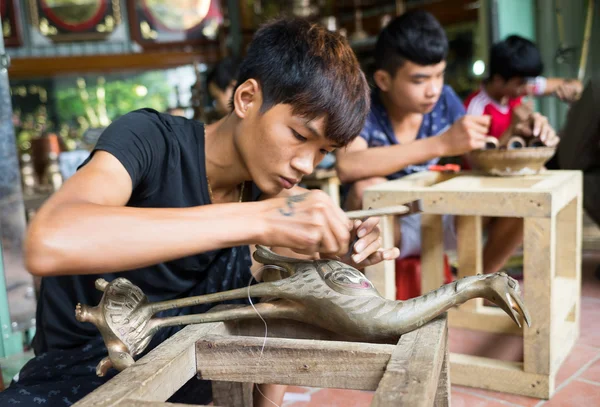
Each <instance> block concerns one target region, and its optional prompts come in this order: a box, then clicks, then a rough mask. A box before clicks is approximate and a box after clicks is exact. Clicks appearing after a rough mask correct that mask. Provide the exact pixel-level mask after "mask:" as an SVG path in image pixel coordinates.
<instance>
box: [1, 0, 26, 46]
mask: <svg viewBox="0 0 600 407" xmlns="http://www.w3.org/2000/svg"><path fill="white" fill-rule="evenodd" d="M16 1H17V0H0V16H2V37H3V38H4V45H5V46H6V47H18V46H20V45H21V27H20V26H19V19H18V18H17V5H16Z"/></svg>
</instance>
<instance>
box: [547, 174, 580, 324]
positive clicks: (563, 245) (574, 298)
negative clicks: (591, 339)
mask: <svg viewBox="0 0 600 407" xmlns="http://www.w3.org/2000/svg"><path fill="white" fill-rule="evenodd" d="M577 181H578V182H575V183H574V184H575V186H576V187H577V191H578V195H577V196H576V197H575V198H574V199H573V200H572V201H571V202H569V203H568V204H567V205H566V206H565V207H564V208H563V209H562V210H561V211H560V212H559V213H558V215H557V217H556V275H557V279H558V278H567V279H570V280H571V284H569V285H566V284H565V281H564V280H563V281H560V282H557V284H556V287H557V289H558V290H559V292H558V293H557V294H558V295H557V297H560V298H553V299H552V303H553V313H552V314H553V318H554V314H555V313H558V314H559V316H558V318H559V321H563V319H562V314H561V310H562V311H564V308H567V307H568V308H572V307H571V304H574V309H573V315H572V318H571V320H572V321H573V322H576V324H575V329H576V332H575V336H579V322H580V313H581V256H582V244H583V208H582V202H583V199H582V196H581V194H582V190H581V189H582V184H581V179H580V178H579V179H577ZM565 300H566V302H565Z"/></svg>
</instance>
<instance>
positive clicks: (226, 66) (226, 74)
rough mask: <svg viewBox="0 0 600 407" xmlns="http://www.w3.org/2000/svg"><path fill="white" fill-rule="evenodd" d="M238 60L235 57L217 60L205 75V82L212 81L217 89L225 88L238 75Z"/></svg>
mask: <svg viewBox="0 0 600 407" xmlns="http://www.w3.org/2000/svg"><path fill="white" fill-rule="evenodd" d="M239 67H240V60H239V59H238V58H235V57H225V58H223V59H222V60H220V61H219V62H217V63H216V64H215V66H214V68H213V69H212V70H211V71H210V72H209V73H208V75H206V84H207V85H208V84H210V83H211V82H212V83H214V84H215V85H216V86H217V87H218V88H219V89H221V90H225V89H227V87H228V86H229V85H230V84H231V82H232V81H235V80H236V79H237V76H238V72H239Z"/></svg>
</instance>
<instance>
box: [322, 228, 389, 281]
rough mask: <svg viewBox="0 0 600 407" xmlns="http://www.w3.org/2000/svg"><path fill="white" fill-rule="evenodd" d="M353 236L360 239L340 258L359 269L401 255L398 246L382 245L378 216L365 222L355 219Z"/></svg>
mask: <svg viewBox="0 0 600 407" xmlns="http://www.w3.org/2000/svg"><path fill="white" fill-rule="evenodd" d="M352 237H353V238H354V237H358V240H356V242H355V243H354V245H353V246H352V247H351V248H350V250H349V251H348V253H346V255H344V256H342V257H341V258H339V260H340V261H342V262H344V263H346V264H349V265H351V266H352V267H355V268H357V269H362V268H364V267H367V266H372V265H374V264H377V263H379V262H382V261H383V260H394V259H395V258H397V257H398V256H400V250H398V249H397V248H396V247H393V248H391V249H383V248H382V247H381V243H382V242H381V229H380V228H379V218H378V217H373V218H368V219H366V220H365V221H364V222H362V221H360V220H355V221H354V229H353V231H352ZM321 257H322V258H326V257H329V256H327V255H324V256H321Z"/></svg>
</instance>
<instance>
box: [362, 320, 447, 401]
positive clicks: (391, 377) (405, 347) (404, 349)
mask: <svg viewBox="0 0 600 407" xmlns="http://www.w3.org/2000/svg"><path fill="white" fill-rule="evenodd" d="M447 331H448V329H447V323H446V317H445V315H444V316H442V317H440V318H437V319H435V320H433V321H431V322H430V323H428V324H427V325H425V326H423V327H422V328H421V329H418V330H416V331H412V332H409V333H407V334H405V335H402V337H401V338H400V340H399V341H398V345H397V346H396V348H395V349H394V352H393V354H392V357H391V359H390V361H389V363H388V364H387V367H386V370H385V373H384V375H383V378H382V379H381V383H380V384H379V386H378V387H377V391H376V392H375V396H374V398H373V402H372V403H371V406H373V407H384V406H386V407H393V406H432V405H433V404H434V400H435V398H436V393H437V388H438V384H439V377H440V372H441V369H442V363H443V361H444V355H445V350H446V346H447Z"/></svg>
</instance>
